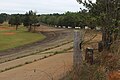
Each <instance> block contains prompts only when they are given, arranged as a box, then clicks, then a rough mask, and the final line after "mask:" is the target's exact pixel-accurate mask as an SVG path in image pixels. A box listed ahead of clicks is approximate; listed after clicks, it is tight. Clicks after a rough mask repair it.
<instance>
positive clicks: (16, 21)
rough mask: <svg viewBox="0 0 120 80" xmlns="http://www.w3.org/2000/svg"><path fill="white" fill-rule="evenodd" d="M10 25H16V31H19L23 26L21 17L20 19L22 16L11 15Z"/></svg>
mask: <svg viewBox="0 0 120 80" xmlns="http://www.w3.org/2000/svg"><path fill="white" fill-rule="evenodd" d="M8 23H9V24H11V25H15V26H16V30H18V26H19V25H20V24H21V17H20V15H19V14H13V15H11V17H10V19H9V21H8Z"/></svg>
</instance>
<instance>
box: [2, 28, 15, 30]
mask: <svg viewBox="0 0 120 80" xmlns="http://www.w3.org/2000/svg"><path fill="white" fill-rule="evenodd" d="M13 29H14V28H13V27H0V30H13Z"/></svg>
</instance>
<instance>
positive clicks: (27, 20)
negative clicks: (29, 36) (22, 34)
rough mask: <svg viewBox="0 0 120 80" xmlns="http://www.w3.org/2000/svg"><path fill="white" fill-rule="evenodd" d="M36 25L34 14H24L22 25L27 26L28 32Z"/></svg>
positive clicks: (36, 19) (30, 12) (36, 20)
mask: <svg viewBox="0 0 120 80" xmlns="http://www.w3.org/2000/svg"><path fill="white" fill-rule="evenodd" d="M36 23H38V18H37V15H36V12H33V11H29V12H26V14H25V17H24V21H23V25H24V26H27V28H28V31H29V32H30V31H31V30H32V25H35V24H36Z"/></svg>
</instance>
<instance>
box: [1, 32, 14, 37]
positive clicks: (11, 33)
mask: <svg viewBox="0 0 120 80" xmlns="http://www.w3.org/2000/svg"><path fill="white" fill-rule="evenodd" d="M3 34H4V35H7V36H9V35H10V36H11V35H15V34H16V33H14V32H6V33H3Z"/></svg>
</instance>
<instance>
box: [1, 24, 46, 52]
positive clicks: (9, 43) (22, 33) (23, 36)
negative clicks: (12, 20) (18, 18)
mask: <svg viewBox="0 0 120 80" xmlns="http://www.w3.org/2000/svg"><path fill="white" fill-rule="evenodd" d="M0 27H1V26H0ZM5 27H6V26H5ZM5 33H14V34H13V35H5ZM44 38H45V36H44V35H42V34H37V33H30V32H27V30H26V29H25V28H23V27H21V28H19V29H18V31H16V30H0V50H5V49H9V48H14V47H18V46H21V45H24V44H28V43H32V42H36V41H39V40H42V39H44Z"/></svg>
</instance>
